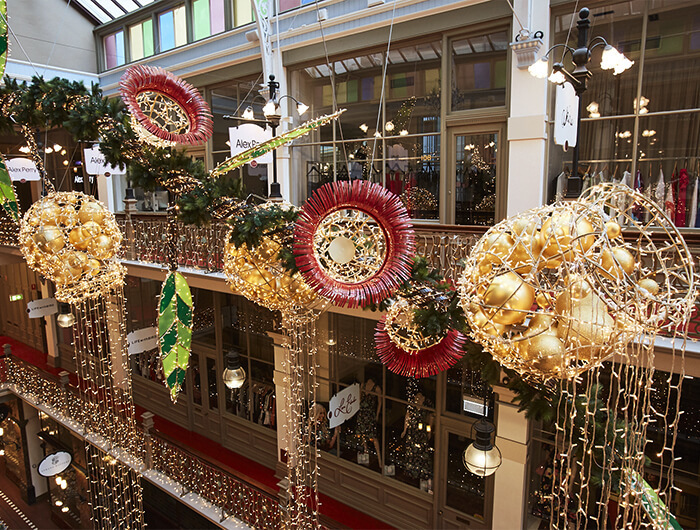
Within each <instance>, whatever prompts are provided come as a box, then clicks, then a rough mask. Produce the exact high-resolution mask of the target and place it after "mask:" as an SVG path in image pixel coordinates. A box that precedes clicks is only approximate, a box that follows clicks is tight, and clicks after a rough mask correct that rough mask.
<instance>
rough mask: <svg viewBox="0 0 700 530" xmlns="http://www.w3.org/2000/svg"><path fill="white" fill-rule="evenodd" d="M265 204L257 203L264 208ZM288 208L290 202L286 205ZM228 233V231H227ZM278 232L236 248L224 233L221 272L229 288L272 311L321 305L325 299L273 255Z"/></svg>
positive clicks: (278, 245)
mask: <svg viewBox="0 0 700 530" xmlns="http://www.w3.org/2000/svg"><path fill="white" fill-rule="evenodd" d="M268 204H272V203H266V204H264V205H261V206H259V208H265V207H267V205H268ZM287 206H288V207H290V208H292V206H291V205H287ZM229 234H230V232H229ZM282 238H283V236H282V235H281V234H279V233H277V234H271V235H266V236H263V237H262V239H261V243H260V244H259V245H258V246H256V247H255V248H253V249H250V248H248V246H247V245H245V244H243V245H241V246H240V247H238V248H237V247H236V246H235V245H234V244H233V243H231V242H230V239H231V237H230V235H228V236H227V238H226V240H227V243H226V246H225V249H224V274H225V275H226V278H227V280H228V281H229V283H230V285H231V287H232V288H233V289H234V290H235V291H236V292H238V293H240V294H241V295H243V296H245V297H246V298H247V299H248V300H250V301H251V302H255V303H256V304H259V305H261V306H263V307H265V308H267V309H270V310H272V311H282V312H287V313H289V312H291V313H304V312H305V311H307V310H318V309H322V308H323V307H325V302H324V301H323V299H322V298H320V297H319V296H318V295H317V294H316V292H315V291H314V290H313V289H311V288H310V287H309V286H308V285H307V284H306V282H304V279H303V278H302V276H301V275H300V274H299V273H295V274H291V273H290V272H289V271H287V270H286V269H285V268H284V267H283V266H282V263H281V262H280V260H279V258H278V257H277V255H278V253H279V251H280V250H281V249H282Z"/></svg>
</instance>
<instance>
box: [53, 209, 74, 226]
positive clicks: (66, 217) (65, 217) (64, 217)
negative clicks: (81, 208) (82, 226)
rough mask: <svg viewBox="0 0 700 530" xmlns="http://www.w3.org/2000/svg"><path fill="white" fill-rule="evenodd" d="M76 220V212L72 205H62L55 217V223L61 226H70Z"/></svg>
mask: <svg viewBox="0 0 700 530" xmlns="http://www.w3.org/2000/svg"><path fill="white" fill-rule="evenodd" d="M77 222H78V212H77V210H76V209H75V208H73V207H72V206H64V207H63V208H61V211H60V213H59V214H58V217H57V224H58V225H59V226H62V227H66V228H70V227H72V226H75V225H76V224H77Z"/></svg>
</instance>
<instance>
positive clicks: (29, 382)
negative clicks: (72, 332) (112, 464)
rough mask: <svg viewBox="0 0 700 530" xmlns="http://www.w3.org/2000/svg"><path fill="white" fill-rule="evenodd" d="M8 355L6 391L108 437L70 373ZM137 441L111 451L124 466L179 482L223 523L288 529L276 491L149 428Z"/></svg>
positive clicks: (1, 377)
mask: <svg viewBox="0 0 700 530" xmlns="http://www.w3.org/2000/svg"><path fill="white" fill-rule="evenodd" d="M8 350H9V347H6V351H5V356H4V358H3V359H0V388H5V389H8V390H10V391H11V392H13V393H14V394H16V395H17V396H19V397H20V398H22V399H24V400H26V401H28V402H30V403H32V404H33V405H35V406H42V407H43V408H44V409H45V410H46V411H47V412H48V413H49V414H50V415H51V416H53V417H54V418H56V419H59V420H61V421H62V422H63V423H64V424H65V425H67V426H68V427H69V428H71V429H72V430H73V431H74V432H75V433H76V434H77V435H79V436H81V437H86V436H89V437H90V438H91V440H92V439H93V438H94V435H98V436H104V435H105V434H107V433H105V432H101V431H100V430H93V429H94V426H95V425H96V422H95V421H94V420H95V419H96V417H95V414H96V411H94V407H92V405H91V403H89V402H88V401H87V400H85V399H83V398H82V397H81V395H80V392H79V390H78V388H76V387H75V386H74V385H72V384H70V382H69V374H68V372H63V373H62V374H61V375H60V376H55V375H53V374H49V373H47V372H44V371H42V370H40V369H39V368H38V367H36V366H34V365H32V364H30V363H28V362H26V361H24V360H22V359H19V358H17V357H15V356H13V355H12V354H11V352H9V351H8ZM81 384H82V382H81ZM98 423H100V422H98ZM101 423H108V422H101ZM91 427H92V428H91ZM132 436H133V438H134V440H135V441H134V442H132V443H128V444H126V446H114V445H113V446H112V447H111V450H112V453H113V454H114V455H115V456H117V457H120V455H122V456H123V457H125V458H124V463H125V464H127V465H130V466H132V467H134V468H135V469H136V470H137V471H138V472H140V473H142V474H147V473H149V472H150V473H152V472H157V473H159V474H161V475H162V476H164V477H167V478H168V479H170V480H171V481H175V482H176V483H178V484H179V487H180V488H181V495H183V496H184V495H185V494H187V493H190V492H193V493H196V494H197V495H199V497H201V498H202V499H203V500H205V501H207V502H208V503H210V504H211V505H213V506H214V507H216V509H217V511H218V512H219V514H220V519H221V521H223V520H224V519H226V518H227V517H235V518H236V519H239V520H241V521H244V522H245V523H246V524H248V525H250V526H251V527H253V528H260V529H263V530H268V529H269V530H272V529H277V528H280V527H281V526H282V514H283V510H282V508H281V506H280V503H279V498H278V496H277V494H276V492H275V491H273V490H272V489H271V488H265V487H263V486H261V485H255V484H251V483H249V482H247V481H246V480H244V478H242V477H241V476H240V475H238V474H236V473H235V472H234V471H233V470H230V469H224V468H223V466H217V465H216V464H215V463H213V462H212V461H211V460H209V459H207V457H206V456H205V455H198V454H196V452H195V451H192V450H188V449H186V448H184V447H181V446H179V445H178V444H177V443H176V442H175V441H173V440H171V439H169V438H168V437H167V436H165V435H163V434H161V433H159V432H158V431H154V430H151V429H150V428H149V427H147V426H146V424H145V423H144V429H142V428H137V429H136V432H133V431H132ZM120 459H122V458H121V457H120Z"/></svg>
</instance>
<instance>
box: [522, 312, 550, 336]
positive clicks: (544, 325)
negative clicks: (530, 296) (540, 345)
mask: <svg viewBox="0 0 700 530" xmlns="http://www.w3.org/2000/svg"><path fill="white" fill-rule="evenodd" d="M554 317H555V315H554V314H553V313H545V312H544V311H538V312H536V313H535V314H534V315H533V316H532V318H531V319H530V322H529V323H528V325H527V329H526V330H525V331H524V332H523V336H524V337H534V336H535V335H540V334H542V333H544V332H546V331H547V330H549V329H551V328H552V325H554V324H556V321H555V318H554Z"/></svg>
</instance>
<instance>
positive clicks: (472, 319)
mask: <svg viewBox="0 0 700 530" xmlns="http://www.w3.org/2000/svg"><path fill="white" fill-rule="evenodd" d="M469 323H470V324H471V325H472V326H473V327H475V328H477V329H480V330H481V331H483V332H484V333H487V334H489V335H493V336H494V337H496V336H499V335H502V334H503V332H505V330H506V327H505V326H504V325H503V324H499V323H498V322H494V321H493V320H491V319H490V318H489V317H487V316H486V315H485V314H484V312H483V311H482V310H481V309H479V310H478V311H474V312H473V313H471V314H470V315H469Z"/></svg>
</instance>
